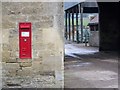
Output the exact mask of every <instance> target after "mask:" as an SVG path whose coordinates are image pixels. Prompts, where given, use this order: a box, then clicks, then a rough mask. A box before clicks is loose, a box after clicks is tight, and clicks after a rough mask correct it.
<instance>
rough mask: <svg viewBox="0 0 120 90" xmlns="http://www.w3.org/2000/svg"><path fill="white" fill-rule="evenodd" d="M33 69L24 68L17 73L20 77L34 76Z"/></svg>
mask: <svg viewBox="0 0 120 90" xmlns="http://www.w3.org/2000/svg"><path fill="white" fill-rule="evenodd" d="M32 72H33V71H32V68H31V67H23V68H22V69H19V70H18V71H17V75H18V76H31V75H32Z"/></svg>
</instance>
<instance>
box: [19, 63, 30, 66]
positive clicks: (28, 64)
mask: <svg viewBox="0 0 120 90" xmlns="http://www.w3.org/2000/svg"><path fill="white" fill-rule="evenodd" d="M19 65H20V67H31V66H32V62H19Z"/></svg>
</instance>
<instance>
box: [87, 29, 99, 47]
mask: <svg viewBox="0 0 120 90" xmlns="http://www.w3.org/2000/svg"><path fill="white" fill-rule="evenodd" d="M89 45H90V46H97V47H98V46H99V31H90V37H89Z"/></svg>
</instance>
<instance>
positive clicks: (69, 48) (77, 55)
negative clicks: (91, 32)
mask: <svg viewBox="0 0 120 90" xmlns="http://www.w3.org/2000/svg"><path fill="white" fill-rule="evenodd" d="M64 72H65V76H64V79H65V80H64V81H65V88H118V56H117V53H115V52H99V51H98V48H96V47H95V48H94V47H84V46H83V45H80V44H66V45H65V71H64Z"/></svg>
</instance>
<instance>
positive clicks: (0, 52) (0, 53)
mask: <svg viewBox="0 0 120 90" xmlns="http://www.w3.org/2000/svg"><path fill="white" fill-rule="evenodd" d="M1 6H2V3H1V1H0V36H2V8H1ZM1 46H2V38H1V37H0V82H2V63H1V61H2V47H1ZM1 88H2V83H0V89H1Z"/></svg>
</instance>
